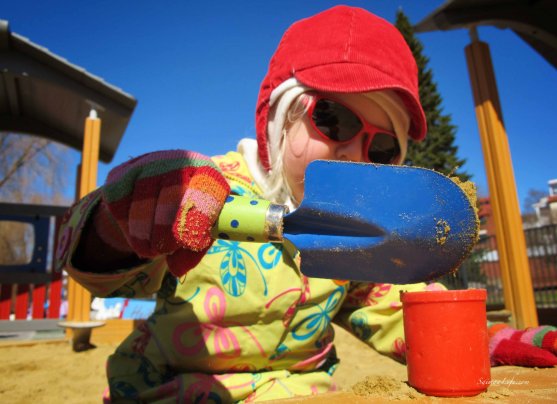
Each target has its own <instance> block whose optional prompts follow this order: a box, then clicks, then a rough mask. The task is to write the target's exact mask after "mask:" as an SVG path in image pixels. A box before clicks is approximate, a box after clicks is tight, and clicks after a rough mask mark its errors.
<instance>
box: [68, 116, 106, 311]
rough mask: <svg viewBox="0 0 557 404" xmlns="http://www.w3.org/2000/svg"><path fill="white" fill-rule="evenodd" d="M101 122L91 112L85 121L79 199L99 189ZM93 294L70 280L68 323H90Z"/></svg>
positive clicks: (78, 187)
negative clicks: (98, 168) (98, 169)
mask: <svg viewBox="0 0 557 404" xmlns="http://www.w3.org/2000/svg"><path fill="white" fill-rule="evenodd" d="M100 133H101V120H100V119H99V118H98V117H97V113H96V111H95V110H91V112H90V114H89V116H88V117H87V118H86V120H85V130H84V135H83V150H82V153H81V164H80V172H79V173H78V186H77V191H78V192H77V199H81V198H83V197H84V196H85V195H87V194H88V193H90V192H92V191H93V190H95V188H96V187H97V167H98V163H99V146H100ZM90 310H91V294H90V293H89V292H88V291H87V290H86V289H85V288H84V287H82V286H81V285H79V284H78V283H77V282H76V281H74V280H73V279H72V278H69V279H68V321H89V320H90V317H89V315H90Z"/></svg>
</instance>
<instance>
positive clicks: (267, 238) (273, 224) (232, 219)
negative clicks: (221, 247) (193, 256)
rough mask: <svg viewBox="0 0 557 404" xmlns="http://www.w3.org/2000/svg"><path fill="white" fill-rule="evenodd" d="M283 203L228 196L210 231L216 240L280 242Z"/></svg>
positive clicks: (284, 211) (283, 213) (283, 210)
mask: <svg viewBox="0 0 557 404" xmlns="http://www.w3.org/2000/svg"><path fill="white" fill-rule="evenodd" d="M286 213H288V208H287V207H286V206H284V205H277V204H274V203H271V202H269V201H266V200H264V199H257V198H253V197H250V196H244V195H230V196H229V197H228V198H227V200H226V202H225V204H224V206H223V208H222V210H221V212H220V215H219V218H218V219H217V222H216V223H215V225H214V226H213V229H212V231H211V234H212V236H213V238H215V239H224V240H234V241H251V242H258V243H266V242H282V241H283V224H282V222H283V220H282V219H283V217H284V215H285V214H286Z"/></svg>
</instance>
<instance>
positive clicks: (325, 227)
mask: <svg viewBox="0 0 557 404" xmlns="http://www.w3.org/2000/svg"><path fill="white" fill-rule="evenodd" d="M214 234H215V237H218V238H227V239H232V240H238V241H256V242H257V241H276V242H282V241H285V242H291V243H293V244H294V246H296V248H297V249H298V250H299V251H300V254H301V268H300V269H301V271H302V273H304V274H305V275H306V276H309V277H317V278H330V279H347V280H358V281H367V282H384V283H395V284H406V283H416V282H421V281H427V280H432V279H435V278H438V277H440V276H442V275H444V274H447V273H449V272H452V271H454V270H456V269H457V268H458V266H459V265H460V264H461V262H462V261H463V260H464V259H465V258H466V257H467V256H468V255H469V253H470V251H471V250H472V247H473V246H474V244H475V242H476V240H477V237H478V220H477V215H476V211H475V209H474V207H473V206H472V205H471V202H470V200H469V199H468V197H467V196H466V194H465V193H464V191H463V190H462V189H461V188H460V187H459V186H458V185H456V184H455V183H454V182H453V181H452V180H451V179H450V178H448V177H446V176H444V175H442V174H440V173H437V172H435V171H432V170H428V169H423V168H415V167H407V166H391V165H375V164H365V163H347V162H338V161H321V160H318V161H314V162H312V163H311V164H310V165H309V166H308V168H307V170H306V176H305V191H304V200H303V201H302V203H301V204H300V206H299V207H298V209H296V210H295V211H293V212H292V213H286V210H285V209H284V208H283V207H281V206H279V205H274V204H269V202H267V201H263V200H254V199H249V198H248V199H247V200H246V199H245V197H237V196H231V197H230V198H229V203H226V204H225V207H224V208H223V210H222V212H221V215H220V217H219V220H218V223H217V225H216V228H215V231H214Z"/></svg>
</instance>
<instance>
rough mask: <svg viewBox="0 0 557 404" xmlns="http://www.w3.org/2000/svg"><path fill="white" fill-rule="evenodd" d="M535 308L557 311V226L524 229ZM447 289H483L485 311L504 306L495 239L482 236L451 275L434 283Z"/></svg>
mask: <svg viewBox="0 0 557 404" xmlns="http://www.w3.org/2000/svg"><path fill="white" fill-rule="evenodd" d="M524 235H525V238H526V248H527V253H528V262H529V264H530V274H531V276H532V286H533V288H534V298H535V301H536V307H537V308H538V309H540V308H557V225H547V226H542V227H537V228H531V229H526V230H524ZM437 281H438V282H441V283H443V284H444V285H445V286H447V287H448V288H449V289H468V288H485V289H486V290H487V293H488V295H487V306H488V309H492V310H497V309H501V308H503V307H504V304H505V302H504V297H503V284H502V282H501V270H500V266H499V254H498V250H497V240H496V238H495V236H483V237H481V238H480V241H479V242H478V244H477V245H476V246H475V248H474V251H473V252H472V254H471V255H470V257H469V258H468V259H467V260H466V261H464V263H463V264H462V265H461V267H460V269H459V270H458V271H457V272H456V273H455V274H453V275H447V276H444V277H442V278H440V279H438V280H437Z"/></svg>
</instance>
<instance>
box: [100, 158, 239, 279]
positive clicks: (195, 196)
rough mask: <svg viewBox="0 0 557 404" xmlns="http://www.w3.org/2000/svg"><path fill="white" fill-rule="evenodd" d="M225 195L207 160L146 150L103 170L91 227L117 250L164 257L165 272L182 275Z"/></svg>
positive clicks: (207, 238) (205, 241)
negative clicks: (99, 196) (146, 152)
mask: <svg viewBox="0 0 557 404" xmlns="http://www.w3.org/2000/svg"><path fill="white" fill-rule="evenodd" d="M229 194H230V187H229V185H228V183H227V182H226V179H225V178H224V177H223V175H222V174H221V172H220V170H219V169H218V168H217V166H216V165H215V164H214V163H213V162H212V161H211V159H210V158H208V157H206V156H203V155H201V154H198V153H193V152H189V151H184V150H169V151H160V152H154V153H148V154H145V155H142V156H140V157H137V158H134V159H132V160H130V161H128V162H126V163H124V164H122V165H120V166H118V167H116V168H114V169H113V170H112V171H111V172H110V173H109V174H108V177H107V180H106V183H105V185H104V186H103V188H102V199H103V201H102V203H101V206H100V207H99V209H98V211H97V213H96V215H95V218H94V225H95V230H96V232H97V234H98V235H99V237H100V238H101V239H102V240H103V241H104V242H105V243H106V244H109V245H110V246H111V247H113V248H115V249H117V250H119V251H123V252H126V250H129V251H130V252H134V253H135V254H137V255H138V256H139V257H142V258H154V257H157V256H160V255H166V259H167V263H168V266H169V268H170V271H171V272H172V273H173V274H174V275H175V276H182V275H183V274H185V273H186V272H187V271H188V270H190V269H191V268H193V267H194V266H195V265H197V263H199V261H200V260H201V258H202V257H203V255H205V252H206V251H207V249H208V248H209V247H210V246H211V244H212V241H213V240H212V239H211V234H210V232H211V227H212V226H213V224H214V223H215V221H216V220H217V218H218V215H219V213H220V211H221V209H222V206H223V204H224V202H225V200H226V198H227V196H228V195H229Z"/></svg>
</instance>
